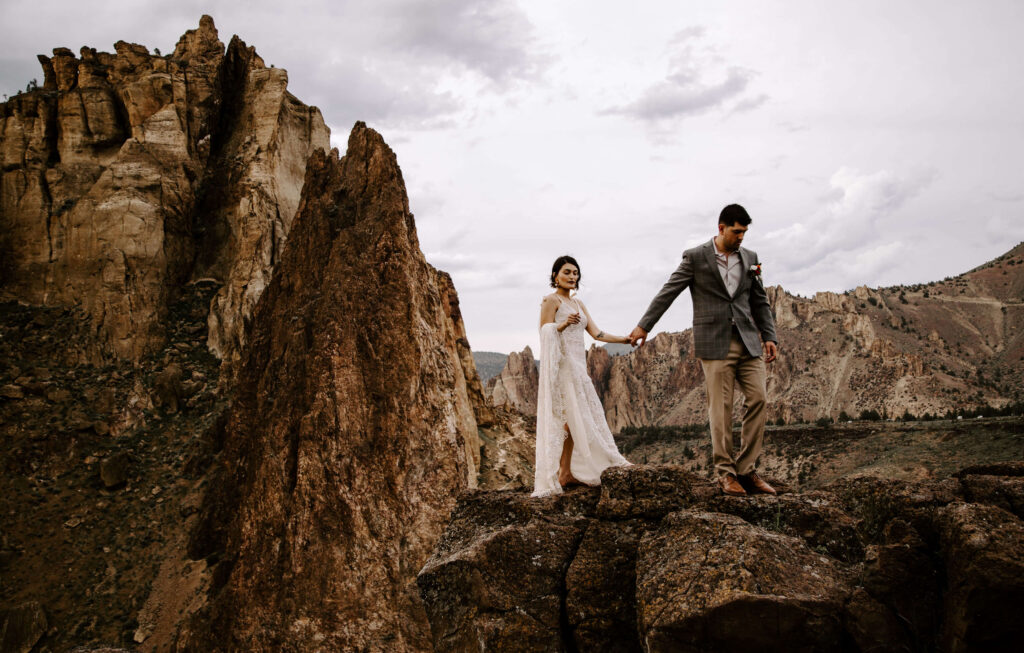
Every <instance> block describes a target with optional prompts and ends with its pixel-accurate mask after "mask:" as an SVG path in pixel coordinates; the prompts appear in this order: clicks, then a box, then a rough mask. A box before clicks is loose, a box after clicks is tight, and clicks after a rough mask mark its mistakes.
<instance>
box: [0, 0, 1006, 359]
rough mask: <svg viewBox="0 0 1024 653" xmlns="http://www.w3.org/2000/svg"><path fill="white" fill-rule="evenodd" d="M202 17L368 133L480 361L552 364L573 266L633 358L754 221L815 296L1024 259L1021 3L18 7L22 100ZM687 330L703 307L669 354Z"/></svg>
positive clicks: (13, 80)
mask: <svg viewBox="0 0 1024 653" xmlns="http://www.w3.org/2000/svg"><path fill="white" fill-rule="evenodd" d="M204 13H206V14H210V15H211V16H213V18H214V21H215V23H216V25H217V28H218V30H219V33H220V38H221V41H223V42H224V43H225V44H226V43H227V42H228V41H229V40H230V38H231V36H232V35H233V34H237V35H238V36H239V37H240V38H242V39H243V40H244V41H245V42H246V43H248V44H249V45H252V46H255V47H256V50H257V52H259V54H260V55H261V56H262V57H263V59H264V61H265V62H266V63H267V64H268V65H270V64H273V65H275V66H276V67H278V68H284V69H286V70H287V71H288V75H289V90H290V91H291V92H292V93H293V94H294V95H296V96H297V97H298V98H299V99H300V100H302V101H303V102H306V103H307V104H312V105H315V106H317V107H319V108H320V110H321V112H322V113H323V115H324V119H325V120H326V122H327V124H328V126H329V127H330V128H331V132H332V137H331V140H332V143H333V145H335V146H336V147H338V148H339V149H341V150H342V152H343V151H344V148H345V143H346V142H347V137H348V132H349V130H350V129H351V127H352V125H353V123H355V122H356V121H357V120H362V121H365V122H366V123H367V124H368V125H369V126H371V127H373V128H374V129H376V130H377V131H379V132H380V133H381V134H382V135H383V136H384V138H385V140H386V141H387V142H388V144H389V145H391V147H392V149H394V151H395V153H396V154H397V156H398V161H399V165H400V166H401V167H402V172H403V176H404V178H405V182H406V185H407V188H408V192H409V200H410V206H411V208H412V211H413V213H414V214H415V216H416V225H417V229H418V233H419V238H420V244H421V247H422V249H423V251H424V253H425V255H426V257H427V260H428V261H429V262H430V263H432V264H433V265H434V266H436V267H438V268H440V269H443V270H446V271H448V272H449V273H451V275H452V277H453V279H454V281H455V286H456V288H457V290H458V292H459V297H460V301H461V306H462V312H463V317H464V319H465V322H466V328H467V332H468V336H469V340H470V344H471V346H472V347H473V349H474V350H476V351H498V352H509V351H519V350H521V349H522V348H523V347H524V346H525V345H531V347H532V348H533V350H534V352H535V353H536V351H537V342H538V338H537V326H538V318H539V307H540V301H541V299H542V298H543V296H544V295H545V294H547V293H548V292H550V290H551V289H550V288H549V287H548V277H549V274H550V270H551V264H552V263H553V261H554V259H555V258H556V257H558V256H559V255H561V254H566V253H568V254H572V255H573V256H575V257H576V259H577V260H578V261H579V263H580V268H581V273H582V283H581V289H580V293H579V297H580V299H582V300H583V301H584V302H585V303H586V305H587V307H588V308H589V312H590V314H591V316H592V317H593V318H594V320H595V322H596V323H597V324H598V325H599V326H600V327H601V328H602V329H603V330H605V331H606V332H611V333H614V334H618V335H624V334H626V333H628V332H629V331H630V330H631V329H632V327H633V326H634V325H635V324H636V322H637V321H638V320H639V318H640V316H641V315H642V314H643V312H644V310H645V308H646V307H647V305H648V303H649V302H650V300H651V299H652V298H653V297H654V295H655V294H656V293H657V291H658V289H659V288H660V287H661V284H662V283H664V282H665V280H666V279H667V278H668V276H669V274H670V273H671V272H672V271H673V270H674V269H675V267H676V266H677V265H678V263H679V261H680V258H681V254H682V251H683V250H684V249H687V248H689V247H693V246H695V245H698V244H700V243H702V242H704V241H706V240H708V239H710V238H711V237H712V236H713V235H714V233H715V231H716V223H717V216H718V213H719V211H720V210H721V208H722V207H723V206H725V205H726V204H730V203H734V202H736V203H740V204H742V205H744V206H745V207H746V208H747V210H748V212H749V213H750V215H751V217H752V218H753V223H752V224H751V227H750V231H749V232H748V234H747V238H746V240H745V242H744V245H745V246H746V247H748V248H749V249H752V250H754V251H756V252H757V253H758V255H759V257H760V259H761V262H762V265H763V278H764V280H765V283H766V284H767V285H781V286H783V287H784V288H785V289H786V290H788V291H789V292H791V293H795V294H801V295H804V296H810V295H813V294H814V293H815V292H817V291H825V290H830V291H838V292H841V291H844V290H847V289H852V288H854V287H856V286H859V285H867V286H871V287H878V286H887V285H895V284H909V283H922V282H927V281H933V280H938V279H942V278H943V277H946V276H952V275H956V274H959V273H961V272H965V271H967V270H969V269H971V268H973V267H975V266H977V265H979V264H981V263H984V262H986V261H988V260H990V259H992V258H995V257H997V256H999V255H1000V254H1002V253H1003V252H1005V251H1007V250H1009V249H1010V248H1012V247H1013V246H1015V245H1016V244H1017V243H1019V242H1021V241H1022V240H1024V39H1021V38H1020V37H1019V34H1020V31H1021V29H1022V28H1024V3H1022V2H1019V0H976V1H974V2H968V1H967V0H957V1H954V0H829V2H817V1H812V0H722V1H719V2H707V0H702V1H701V2H696V1H690V0H663V1H661V0H659V1H651V2H644V1H642V0H639V1H637V2H634V3H631V4H629V5H628V6H627V5H626V4H624V3H622V2H611V1H605V0H558V1H551V0H522V1H518V2H517V1H514V0H433V1H429V2H428V1H421V2H411V1H409V0H350V1H344V0H336V1H333V2H326V1H323V2H316V1H311V0H292V1H291V2H287V3H286V2H283V1H281V0H278V1H276V2H267V1H264V0H253V1H250V2H246V3H238V2H219V1H217V2H215V1H208V2H196V1H193V0H179V1H176V2H173V3H167V2H165V1H161V2H156V1H152V0H136V1H134V2H127V1H126V0H118V1H114V0H107V1H105V2H88V1H75V2H70V1H64V0H40V1H37V2H24V0H17V1H15V0H0V92H3V93H7V94H13V93H14V92H16V91H17V90H19V89H23V88H24V87H25V85H26V84H27V83H28V81H29V80H31V79H38V80H39V82H40V83H41V82H42V73H41V71H40V69H39V65H38V62H37V61H36V54H39V53H43V54H49V53H50V52H51V51H52V49H53V48H55V47H61V46H63V47H69V48H71V49H72V50H73V51H75V52H77V51H78V49H79V48H80V47H81V46H83V45H88V46H89V47H94V48H96V49H98V50H105V51H111V52H112V51H113V44H114V43H115V42H116V41H118V40H126V41H131V42H135V43H141V44H144V45H146V46H147V47H149V48H150V49H153V48H159V49H160V50H161V51H162V52H164V53H167V52H170V51H172V50H173V48H174V44H175V43H176V42H177V40H178V38H179V37H180V36H181V34H182V33H184V32H185V30H187V29H193V28H195V27H196V26H197V25H198V23H199V17H200V16H201V15H202V14H204ZM690 319H691V308H690V300H689V297H680V298H679V299H678V300H677V301H676V303H675V304H674V305H673V306H672V308H670V309H669V311H668V312H667V313H666V314H665V316H664V317H663V318H662V319H661V321H660V322H659V323H658V325H657V327H656V331H660V330H667V331H680V330H683V329H685V328H688V327H689V326H690ZM784 347H785V343H783V348H784Z"/></svg>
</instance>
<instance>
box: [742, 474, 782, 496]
mask: <svg viewBox="0 0 1024 653" xmlns="http://www.w3.org/2000/svg"><path fill="white" fill-rule="evenodd" d="M743 480H745V481H746V482H747V483H748V484H750V486H751V487H752V488H754V492H755V493H756V494H775V493H776V492H775V488H773V487H772V486H770V485H768V484H767V483H765V481H764V479H763V478H761V477H760V476H758V475H757V472H750V473H749V474H745V475H744V476H743Z"/></svg>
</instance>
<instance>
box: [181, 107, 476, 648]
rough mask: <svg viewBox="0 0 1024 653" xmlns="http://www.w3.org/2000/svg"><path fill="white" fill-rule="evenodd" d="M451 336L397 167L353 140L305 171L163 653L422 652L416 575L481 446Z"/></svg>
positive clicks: (447, 298) (446, 287) (450, 304)
mask: <svg viewBox="0 0 1024 653" xmlns="http://www.w3.org/2000/svg"><path fill="white" fill-rule="evenodd" d="M453 309H454V310H453ZM460 333H461V319H459V317H458V313H457V300H455V296H454V289H453V288H452V287H451V285H450V283H449V282H448V281H447V279H446V277H445V276H444V275H441V274H439V273H437V272H436V271H435V270H434V269H433V268H431V267H430V266H429V265H428V264H427V263H426V261H425V260H424V258H423V255H422V253H421V252H420V249H419V245H418V241H417V237H416V230H415V226H414V223H413V218H412V214H411V213H409V207H408V200H407V197H406V193H405V187H404V183H403V180H402V175H401V171H400V170H399V168H398V164H397V162H396V159H395V155H394V153H393V152H392V151H391V150H390V149H389V148H388V147H387V145H385V143H384V142H383V140H382V139H381V137H380V136H379V135H378V134H377V133H376V132H374V131H373V130H371V129H368V128H367V127H365V126H364V125H362V124H361V123H360V124H357V125H356V127H355V129H354V130H353V131H352V134H351V136H350V139H349V145H348V151H347V153H346V154H345V156H344V157H343V158H342V159H340V160H339V159H338V157H337V153H336V152H332V153H331V154H330V155H325V154H322V153H321V154H318V155H315V156H314V157H313V158H312V159H311V160H310V163H309V168H308V170H307V174H306V182H305V187H304V191H303V196H302V200H301V202H300V205H299V209H298V215H297V217H296V220H295V226H294V229H293V230H292V232H291V234H290V235H289V239H288V243H287V246H286V247H285V251H284V255H283V258H282V261H281V263H280V265H279V266H278V267H277V269H276V271H275V275H274V278H273V279H272V280H271V283H270V285H269V286H268V287H267V290H266V291H265V292H264V294H263V296H262V297H261V298H260V300H259V302H258V304H257V308H256V311H255V314H254V316H253V328H252V331H251V334H250V338H251V339H250V342H249V344H248V345H247V347H246V349H245V350H244V351H245V354H244V356H243V359H242V363H241V373H240V375H239V381H238V385H237V387H236V398H235V400H234V402H233V404H232V406H231V408H230V411H229V414H228V418H227V426H226V430H225V432H224V439H223V450H222V451H221V453H220V460H221V466H220V467H219V471H218V475H217V477H216V478H215V479H214V480H213V481H212V482H211V489H210V492H209V494H208V496H207V499H206V502H205V504H204V508H203V511H202V515H201V520H200V526H199V527H198V528H197V529H196V531H195V535H194V537H193V540H192V544H191V552H192V555H193V556H195V557H203V558H206V557H208V556H210V555H212V554H216V556H217V557H218V558H219V559H220V560H221V561H222V562H220V563H219V565H218V567H217V568H216V569H215V570H214V572H213V576H214V579H215V585H214V587H213V588H212V589H211V592H210V601H211V602H210V604H209V606H208V607H207V608H206V609H205V610H204V611H203V612H202V613H201V614H200V615H198V616H197V617H196V618H195V619H194V620H193V621H192V622H191V624H190V625H189V626H188V627H186V628H185V630H184V631H183V632H182V635H181V636H180V637H179V640H178V646H179V649H181V650H194V651H211V650H236V649H239V648H241V649H256V648H264V649H265V648H272V649H275V650H313V649H321V650H347V649H359V650H388V651H400V650H423V649H425V648H427V647H428V646H429V643H428V637H429V635H428V628H427V625H426V620H425V618H424V613H423V610H422V607H421V605H420V603H419V601H418V599H417V597H416V593H415V591H414V587H413V582H414V578H415V574H416V572H417V571H418V569H419V568H420V567H421V566H422V564H423V562H424V561H425V560H426V558H427V557H428V556H429V553H430V550H431V549H432V547H433V545H434V543H435V541H436V539H437V537H438V536H439V534H440V532H441V530H442V529H443V526H444V523H445V522H446V521H447V519H448V516H449V513H450V511H451V508H452V506H453V505H454V501H455V497H456V495H457V494H458V493H459V491H460V490H463V489H466V488H468V487H472V485H473V483H474V480H475V478H476V473H477V469H476V462H477V460H476V459H475V457H474V455H473V451H474V450H476V451H478V450H479V446H480V445H479V441H478V440H477V428H476V421H475V416H474V412H473V405H474V404H473V400H471V399H470V396H469V394H470V393H469V392H468V391H467V388H468V387H471V386H472V385H473V383H474V382H475V383H476V387H477V388H479V381H478V380H476V379H475V371H474V372H473V374H472V376H473V378H472V379H470V380H469V381H468V382H467V378H466V371H465V368H464V367H463V366H464V365H465V364H466V362H465V361H466V360H467V359H468V360H469V361H470V363H471V362H472V357H471V356H469V355H468V353H467V352H468V349H467V351H461V350H460V347H461V345H460V344H459V342H458V339H459V334H460ZM477 392H478V391H477ZM479 400H481V401H482V397H479Z"/></svg>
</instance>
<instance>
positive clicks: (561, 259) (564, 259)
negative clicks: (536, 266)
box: [551, 254, 583, 291]
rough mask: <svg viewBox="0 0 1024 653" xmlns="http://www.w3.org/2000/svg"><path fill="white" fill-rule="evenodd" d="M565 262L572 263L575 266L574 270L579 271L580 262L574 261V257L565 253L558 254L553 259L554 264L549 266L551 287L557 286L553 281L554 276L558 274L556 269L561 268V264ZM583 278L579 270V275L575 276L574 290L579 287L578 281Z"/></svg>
mask: <svg viewBox="0 0 1024 653" xmlns="http://www.w3.org/2000/svg"><path fill="white" fill-rule="evenodd" d="M566 263H572V264H573V265H575V266H576V270H577V271H579V269H580V264H579V263H577V262H576V259H574V258H573V257H571V256H569V255H568V254H566V255H565V256H559V257H558V258H556V259H555V264H554V265H552V266H551V287H552V288H557V287H558V284H556V283H555V277H557V276H558V271H559V270H561V269H562V266H563V265H565V264H566ZM582 280H583V272H580V276H578V277H576V290H577V291H579V289H580V281H582Z"/></svg>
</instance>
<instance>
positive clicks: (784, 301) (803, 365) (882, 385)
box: [590, 245, 1024, 432]
mask: <svg viewBox="0 0 1024 653" xmlns="http://www.w3.org/2000/svg"><path fill="white" fill-rule="evenodd" d="M768 294H769V298H770V300H771V302H772V307H773V310H774V311H775V314H776V321H777V325H778V332H779V339H780V341H781V347H782V353H781V356H780V358H779V361H778V362H777V363H775V364H774V365H772V366H770V368H769V377H768V393H769V419H770V420H779V419H781V420H783V421H785V422H786V423H791V422H793V421H801V420H803V421H808V420H814V419H816V418H818V417H832V418H836V417H838V416H839V415H840V413H841V412H846V413H847V414H848V415H850V416H851V417H856V416H858V415H859V414H860V413H861V412H862V411H866V410H873V411H877V412H878V413H879V414H886V415H889V416H902V415H903V414H904V413H905V412H907V411H909V412H911V413H912V414H914V415H918V416H920V415H924V414H926V413H931V414H944V413H946V412H947V411H950V410H956V409H958V408H965V407H975V406H985V405H993V406H1001V405H1003V404H1005V403H1007V402H1019V401H1021V400H1022V399H1024V381H1022V378H1024V374H1022V372H1024V326H1022V325H1024V245H1018V246H1017V247H1016V248H1014V249H1013V250H1011V251H1009V252H1008V253H1007V254H1005V255H1003V256H1001V257H1000V258H998V259H996V260H995V261H992V262H991V263H989V264H986V265H984V266H981V267H980V268H978V269H975V270H972V271H971V272H968V273H966V274H963V275H960V276H958V277H954V278H951V279H947V280H944V281H941V282H937V283H932V284H927V285H922V286H909V287H903V286H897V287H892V288H881V289H870V288H865V287H860V288H857V289H856V290H855V291H852V292H849V293H846V294H836V293H818V294H816V295H815V296H814V298H812V299H807V298H803V297H795V296H793V295H790V294H789V293H787V292H785V291H784V290H783V289H782V288H780V287H772V288H769V289H768ZM595 356H598V357H601V354H600V353H597V352H595V350H593V349H592V350H591V352H590V359H591V361H592V362H591V363H590V366H591V371H592V376H593V378H594V383H595V385H596V386H597V387H598V390H599V393H600V394H601V397H602V401H603V402H604V406H605V412H606V415H607V417H608V422H609V425H610V426H611V428H612V430H613V431H615V432H617V431H619V430H621V429H622V428H623V427H625V426H647V425H666V424H687V423H695V422H701V421H704V420H706V412H707V411H706V407H705V401H706V398H705V393H704V388H703V373H702V371H701V369H700V363H699V361H697V360H695V359H694V358H693V356H692V335H691V333H690V331H689V330H687V331H684V332H682V333H670V332H663V333H659V334H658V335H657V336H656V337H655V338H654V339H652V340H650V341H648V344H647V345H646V346H644V347H642V348H640V349H639V350H637V351H634V352H633V353H631V354H628V355H624V356H617V357H614V358H612V359H611V361H610V363H609V362H608V361H605V360H604V358H603V357H602V358H601V360H597V359H596V358H595ZM737 403H738V404H739V399H738V400H737Z"/></svg>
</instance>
